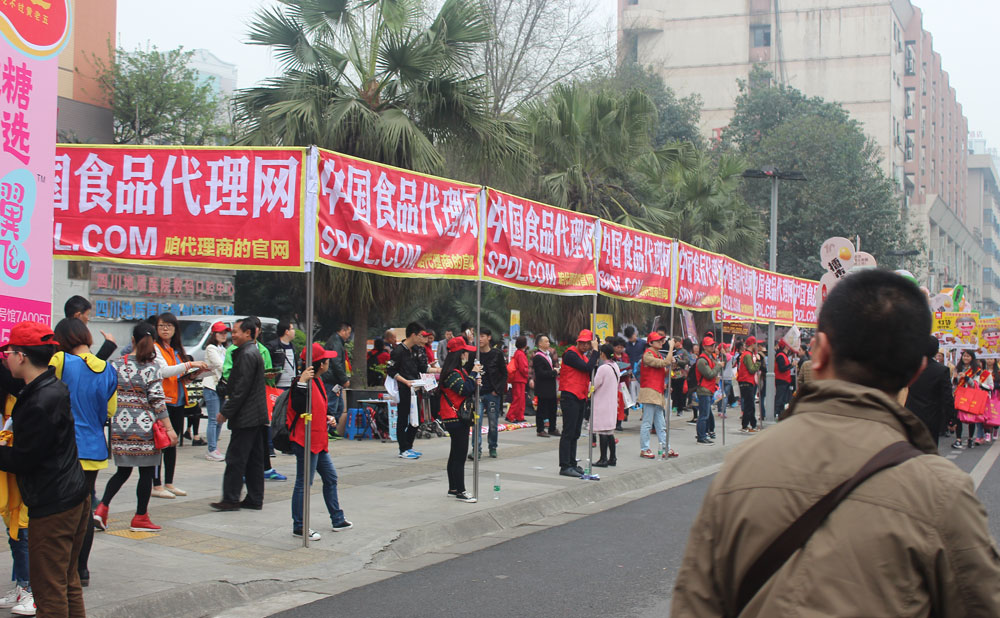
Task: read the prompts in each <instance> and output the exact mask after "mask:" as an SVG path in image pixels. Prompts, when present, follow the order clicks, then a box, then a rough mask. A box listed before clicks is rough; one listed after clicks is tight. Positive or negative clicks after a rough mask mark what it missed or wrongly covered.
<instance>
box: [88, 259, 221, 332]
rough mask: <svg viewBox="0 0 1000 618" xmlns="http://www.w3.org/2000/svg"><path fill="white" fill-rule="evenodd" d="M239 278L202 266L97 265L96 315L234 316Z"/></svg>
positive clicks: (93, 276) (92, 274)
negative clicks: (208, 269) (183, 268)
mask: <svg viewBox="0 0 1000 618" xmlns="http://www.w3.org/2000/svg"><path fill="white" fill-rule="evenodd" d="M234 280H235V277H234V276H233V275H231V274H230V275H224V274H217V273H215V272H211V271H206V270H202V269H191V270H181V269H177V268H156V267H154V266H142V267H136V266H126V265H117V264H116V265H111V264H107V265H106V264H94V265H93V266H92V267H91V269H90V299H91V301H92V302H93V303H94V317H96V318H106V319H112V320H113V319H122V320H143V319H145V318H147V317H149V316H151V315H157V314H159V313H166V312H168V311H169V312H170V313H173V314H174V315H176V316H178V317H183V316H189V315H215V314H221V315H233V296H234V293H235V286H234Z"/></svg>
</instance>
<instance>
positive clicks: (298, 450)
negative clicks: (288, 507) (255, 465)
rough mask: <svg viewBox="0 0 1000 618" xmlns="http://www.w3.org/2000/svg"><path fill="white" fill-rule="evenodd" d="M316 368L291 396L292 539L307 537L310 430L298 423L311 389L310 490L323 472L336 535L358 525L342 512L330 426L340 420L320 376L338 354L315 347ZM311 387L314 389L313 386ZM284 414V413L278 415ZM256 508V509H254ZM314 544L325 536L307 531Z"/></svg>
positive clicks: (288, 412) (301, 378) (304, 374)
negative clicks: (304, 495) (331, 411)
mask: <svg viewBox="0 0 1000 618" xmlns="http://www.w3.org/2000/svg"><path fill="white" fill-rule="evenodd" d="M312 354H313V356H312V361H313V363H312V366H311V367H307V368H306V370H305V371H303V372H302V375H301V376H299V378H298V380H296V381H295V385H294V386H293V387H292V392H291V394H290V396H289V398H288V399H289V402H288V409H287V410H285V411H284V412H285V423H286V424H287V425H288V426H289V427H291V429H292V430H291V442H292V453H293V454H294V455H295V487H294V489H293V490H292V536H297V537H301V536H302V534H303V527H304V524H303V515H302V492H303V491H305V484H306V483H305V479H306V473H305V465H306V449H305V445H306V441H305V440H306V430H305V423H301V422H299V421H298V420H297V419H298V417H299V416H300V415H302V414H305V413H306V409H307V408H306V399H307V395H308V389H309V388H310V387H311V388H312V407H311V409H309V413H310V414H312V422H310V423H309V440H310V441H309V459H308V461H309V477H308V478H309V487H312V483H313V478H314V477H315V476H316V473H317V472H319V477H320V479H321V480H322V481H323V501H324V502H325V503H326V510H327V513H329V515H330V525H331V529H332V530H333V531H334V532H343V531H344V530H350V529H351V528H352V527H354V524H352V523H351V522H349V521H347V519H346V518H345V517H344V511H343V510H342V509H341V508H340V498H339V496H338V495H337V469H336V468H334V466H333V460H332V459H330V435H329V432H328V430H327V427H328V425H333V424H336V422H337V419H336V418H335V417H333V416H328V410H329V408H328V402H327V400H326V398H327V392H328V391H327V389H326V385H324V384H323V380H322V378H321V377H320V376H322V375H324V374H326V372H327V371H329V369H330V361H331V360H333V359H335V358H336V357H337V352H335V351H333V350H327V349H324V348H323V346H322V345H320V344H318V343H314V344H313V347H312ZM305 358H306V351H305V350H302V360H303V361H305ZM310 385H311V386H310ZM275 412H276V413H280V411H277V410H276V411H275ZM251 508H252V507H251ZM306 533H307V534H308V535H309V540H310V541H318V540H320V538H321V535H320V534H319V533H318V532H316V531H315V530H313V529H311V528H310V529H309V530H307V531H306Z"/></svg>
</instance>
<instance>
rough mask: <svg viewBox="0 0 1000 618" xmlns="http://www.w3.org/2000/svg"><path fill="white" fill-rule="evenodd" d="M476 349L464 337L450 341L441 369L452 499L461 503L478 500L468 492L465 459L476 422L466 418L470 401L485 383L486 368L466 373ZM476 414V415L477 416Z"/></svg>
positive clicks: (443, 416) (475, 366)
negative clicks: (469, 436)
mask: <svg viewBox="0 0 1000 618" xmlns="http://www.w3.org/2000/svg"><path fill="white" fill-rule="evenodd" d="M475 351H476V348H475V347H474V346H471V345H469V344H468V343H467V342H466V341H465V338H464V337H452V338H451V339H450V340H449V341H448V354H447V356H445V362H444V366H443V367H442V368H441V381H440V382H439V383H438V388H439V389H440V391H441V424H442V425H444V428H445V430H446V431H447V432H448V436H449V437H450V438H451V449H450V450H449V451H448V466H447V470H448V495H449V496H455V497H456V498H457V499H458V500H460V501H461V502H475V501H476V499H475V498H474V497H472V496H470V495H469V493H468V492H467V491H466V490H465V458H466V456H467V455H468V453H469V441H468V440H467V439H466V436H468V435H469V428H470V427H472V420H471V417H470V416H469V415H468V414H462V409H463V407H464V406H466V405H468V404H467V401H468V399H469V398H470V397H472V398H473V399H474V398H475V394H476V385H477V384H480V383H481V378H480V377H479V376H481V375H482V366H481V365H479V364H477V363H475V361H473V365H472V374H470V373H469V372H468V371H466V370H465V365H466V363H468V362H469V356H470V355H471V353H473V352H475ZM473 414H474V412H473Z"/></svg>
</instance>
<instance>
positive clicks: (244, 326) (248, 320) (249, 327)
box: [236, 315, 260, 339]
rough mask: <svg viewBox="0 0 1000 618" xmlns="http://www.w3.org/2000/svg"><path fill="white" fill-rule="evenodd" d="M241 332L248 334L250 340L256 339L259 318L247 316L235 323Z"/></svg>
mask: <svg viewBox="0 0 1000 618" xmlns="http://www.w3.org/2000/svg"><path fill="white" fill-rule="evenodd" d="M236 325H237V326H238V327H239V329H240V330H241V331H243V332H244V333H250V338H251V339H256V338H257V332H258V330H259V329H260V318H258V317H257V316H255V315H248V316H247V317H245V318H243V319H242V320H240V321H239V322H237V323H236Z"/></svg>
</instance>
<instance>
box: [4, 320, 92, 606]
mask: <svg viewBox="0 0 1000 618" xmlns="http://www.w3.org/2000/svg"><path fill="white" fill-rule="evenodd" d="M9 337H10V338H9V339H8V340H7V342H6V343H4V345H3V347H2V348H0V351H2V352H3V354H4V356H5V357H6V359H7V368H8V369H9V371H10V374H11V378H12V380H19V381H20V382H21V383H23V386H22V387H21V388H20V389H19V390H18V392H17V402H16V403H15V404H14V408H13V409H12V410H11V415H10V416H11V427H10V431H11V434H10V436H11V437H10V438H8V439H7V440H4V441H3V442H10V444H11V446H10V447H9V448H0V470H4V471H6V472H12V473H14V474H15V475H16V476H17V487H18V489H19V490H20V493H21V499H22V500H23V501H24V504H25V506H27V507H28V513H29V514H30V519H29V520H28V570H29V575H30V581H31V588H32V593H33V597H34V602H35V605H36V606H37V608H38V614H39V615H41V616H86V613H87V612H86V610H85V609H84V603H83V589H82V588H81V586H80V572H79V570H78V564H79V559H80V550H81V548H82V547H83V540H84V537H85V536H86V534H87V525H88V522H89V521H90V517H91V515H90V493H89V492H88V491H87V480H86V478H84V475H83V468H81V467H80V462H79V456H78V454H77V450H76V434H75V430H74V426H73V412H72V411H71V409H70V407H71V403H70V393H69V389H68V388H67V387H66V385H65V384H63V383H62V382H61V381H60V380H59V379H58V378H56V375H55V369H54V368H52V367H49V360H51V358H52V354H53V353H54V352H55V351H56V345H57V344H56V339H55V335H54V334H53V332H52V329H50V328H49V327H48V326H46V325H45V324H40V323H38V322H21V323H19V324H16V325H15V326H14V327H13V328H11V329H10V336H9ZM2 446H5V445H4V444H0V447H2Z"/></svg>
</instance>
